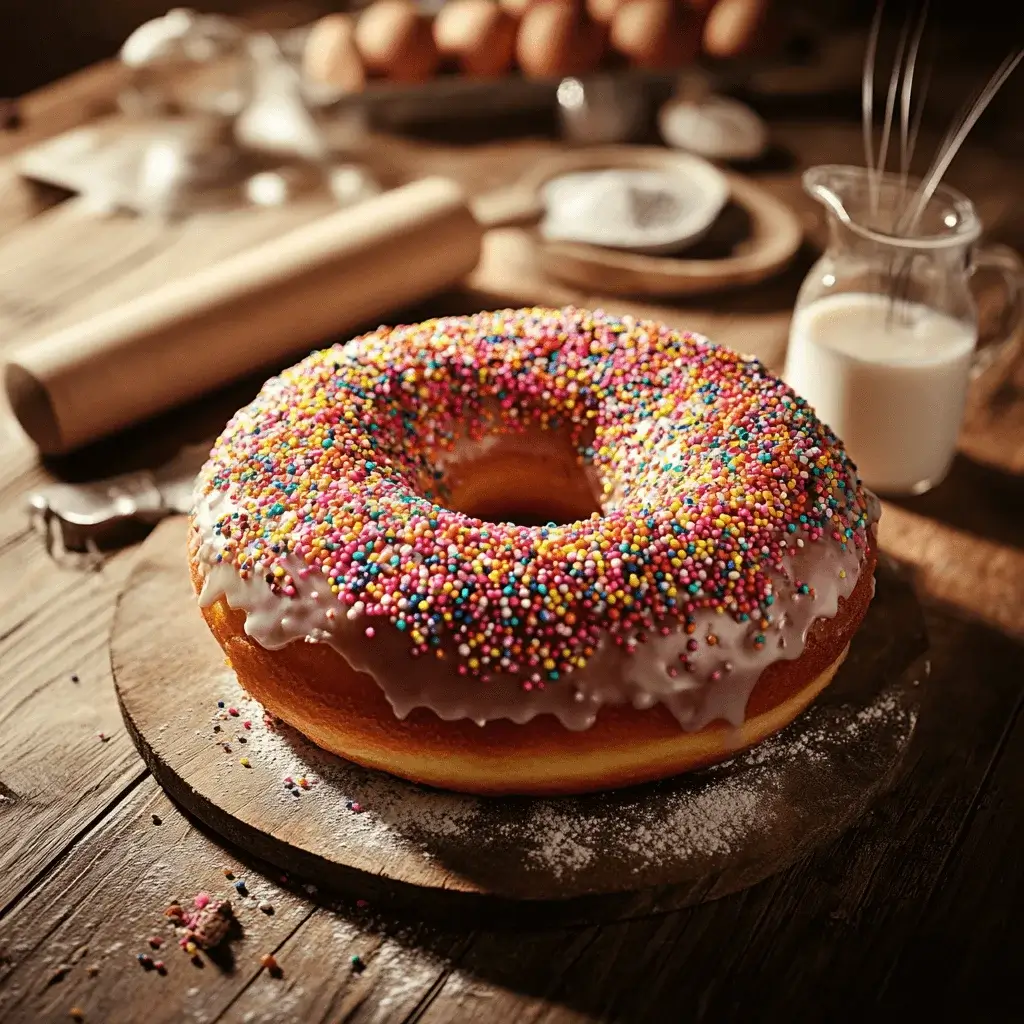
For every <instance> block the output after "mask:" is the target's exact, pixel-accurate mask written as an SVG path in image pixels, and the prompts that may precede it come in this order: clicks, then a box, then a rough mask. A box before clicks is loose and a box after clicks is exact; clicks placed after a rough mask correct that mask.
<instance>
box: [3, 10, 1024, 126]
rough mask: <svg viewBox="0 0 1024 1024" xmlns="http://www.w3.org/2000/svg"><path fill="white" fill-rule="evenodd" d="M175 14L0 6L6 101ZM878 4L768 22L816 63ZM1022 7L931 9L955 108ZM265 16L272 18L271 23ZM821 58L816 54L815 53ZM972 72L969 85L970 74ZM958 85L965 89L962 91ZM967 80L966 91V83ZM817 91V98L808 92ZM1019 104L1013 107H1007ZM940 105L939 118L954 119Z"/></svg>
mask: <svg viewBox="0 0 1024 1024" xmlns="http://www.w3.org/2000/svg"><path fill="white" fill-rule="evenodd" d="M171 6H174V0H0V96H7V97H12V96H18V95H21V94H22V93H25V92H28V91H30V90H32V89H35V88H38V87H39V86H41V85H44V84H46V83H48V82H51V81H53V80H55V79H57V78H60V77H62V76H63V75H67V74H69V73H71V72H73V71H75V70H78V69H80V68H82V67H85V66H87V65H88V64H91V63H93V62H95V61H97V60H100V59H102V58H104V57H110V56H113V55H114V54H115V53H116V52H117V50H118V47H119V46H120V45H121V43H122V42H123V41H124V39H125V38H126V37H127V36H128V35H129V34H130V33H131V31H132V30H133V29H134V28H135V27H137V26H138V25H139V24H141V23H142V22H144V21H147V20H149V19H150V18H153V17H157V16H159V15H161V14H163V13H165V12H166V11H167V9H168V8H169V7H171ZM345 6H346V5H345V4H344V3H343V2H340V0H279V2H277V3H274V2H273V0H206V2H205V3H204V2H198V0H197V2H196V3H195V7H196V8H197V9H199V10H203V11H219V12H223V13H230V14H246V15H252V16H254V17H256V18H262V19H263V20H264V22H266V20H267V19H268V18H269V19H271V20H272V21H275V22H284V23H290V24H302V23H303V22H308V21H311V20H313V18H315V17H316V16H317V15H318V14H321V13H324V12H326V11H330V10H337V9H343V8H344V7H345ZM918 6H919V5H913V4H909V3H906V2H903V3H900V2H890V3H889V4H888V5H887V7H886V24H887V25H888V27H889V29H890V30H891V33H892V34H893V35H895V32H896V31H897V30H898V26H899V25H900V23H901V22H902V19H903V17H904V15H905V13H906V12H907V11H908V10H910V9H917V7H918ZM874 7H875V5H874V2H873V0H839V2H835V3H827V2H822V0H774V2H773V7H772V11H771V15H770V16H771V17H772V18H774V19H781V20H782V22H783V23H784V24H785V26H786V27H785V30H784V32H783V38H784V39H785V41H786V42H785V44H784V47H783V50H782V51H781V53H780V54H779V55H778V56H780V57H781V58H782V59H783V60H785V61H788V62H792V63H799V62H801V61H803V62H806V61H808V60H813V59H814V53H815V51H816V50H818V49H819V46H820V43H821V41H822V40H823V39H825V38H827V37H829V36H833V37H834V36H835V35H836V34H839V33H848V32H850V31H851V30H852V29H854V28H857V27H860V28H861V29H862V30H863V29H865V28H866V26H867V24H868V23H869V22H870V19H871V15H872V12H873V11H874ZM1022 7H1024V5H1022V4H1020V3H1018V2H1016V0H933V2H932V3H931V5H930V14H929V23H930V35H931V36H932V46H933V47H934V53H933V57H934V59H935V61H936V69H937V71H938V72H939V74H937V75H936V76H935V78H936V80H937V81H938V82H939V85H940V88H939V89H938V90H937V93H938V92H941V91H942V89H941V85H942V83H943V82H945V83H947V84H948V86H949V92H950V93H952V94H954V97H953V98H954V100H955V99H956V98H957V97H959V98H960V99H961V100H962V99H963V98H965V97H966V96H967V95H968V94H969V92H970V85H969V81H977V80H979V79H978V77H977V76H980V77H984V74H985V72H986V70H990V69H992V68H993V67H994V66H995V65H996V64H997V63H998V61H999V60H1000V59H1001V58H1002V57H1003V56H1004V55H1005V54H1006V53H1007V52H1008V51H1009V50H1010V49H1011V48H1012V47H1013V46H1014V45H1016V46H1020V45H1021V43H1022V41H1024V13H1022ZM268 12H269V13H268ZM819 52H820V50H819ZM972 71H973V72H975V73H976V77H975V78H971V76H970V74H969V72H972ZM846 78H847V80H846V84H845V86H844V88H845V89H846V90H849V91H851V92H855V91H856V88H857V85H858V78H859V69H857V68H856V67H851V68H850V71H849V74H848V75H847V76H846ZM961 78H963V79H964V80H965V84H964V85H961V84H960V81H961ZM968 80H969V81H968ZM812 91H813V90H812ZM1012 96H1015V97H1016V99H1015V101H1012V100H1011V97H1012ZM1022 100H1024V69H1022V70H1021V72H1020V77H1017V78H1016V79H1015V80H1011V82H1010V83H1008V87H1007V88H1006V89H1005V90H1004V95H1003V97H1002V98H1001V99H1000V102H999V103H998V104H997V107H996V109H995V110H993V113H992V115H990V117H989V118H988V119H987V123H988V124H991V123H992V122H994V121H1001V120H1002V119H1003V118H1005V117H1008V116H1009V111H1010V109H1011V108H1016V109H1017V110H1018V111H1019V110H1020V108H1021V106H1022V103H1021V101H1022ZM950 102H953V101H952V100H951V101H947V102H946V103H943V102H940V101H939V100H937V104H938V105H937V108H936V110H935V116H939V117H941V116H943V115H944V114H946V113H948V111H947V109H946V108H947V106H948V105H949V103H950Z"/></svg>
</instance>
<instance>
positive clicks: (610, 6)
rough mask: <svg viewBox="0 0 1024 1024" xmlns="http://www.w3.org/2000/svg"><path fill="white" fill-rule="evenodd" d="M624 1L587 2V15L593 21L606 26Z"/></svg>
mask: <svg viewBox="0 0 1024 1024" xmlns="http://www.w3.org/2000/svg"><path fill="white" fill-rule="evenodd" d="M624 2H625V0H587V13H588V14H589V15H590V16H591V17H592V18H593V19H594V21H599V22H601V24H602V25H607V24H608V23H609V22H610V21H611V20H612V18H614V17H615V12H616V11H618V9H619V8H620V7H621V6H622V5H623V3H624Z"/></svg>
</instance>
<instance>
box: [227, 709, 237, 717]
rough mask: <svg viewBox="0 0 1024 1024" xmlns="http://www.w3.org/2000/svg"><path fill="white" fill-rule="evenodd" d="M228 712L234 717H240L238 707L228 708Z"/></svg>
mask: <svg viewBox="0 0 1024 1024" xmlns="http://www.w3.org/2000/svg"><path fill="white" fill-rule="evenodd" d="M228 714H229V715H231V716H232V717H234V718H237V717H238V708H228Z"/></svg>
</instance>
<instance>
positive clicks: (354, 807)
mask: <svg viewBox="0 0 1024 1024" xmlns="http://www.w3.org/2000/svg"><path fill="white" fill-rule="evenodd" d="M362 809H363V805H362V804H353V805H352V810H353V811H355V812H356V814H358V813H359V812H360V811H361V810H362Z"/></svg>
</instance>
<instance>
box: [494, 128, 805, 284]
mask: <svg viewBox="0 0 1024 1024" xmlns="http://www.w3.org/2000/svg"><path fill="white" fill-rule="evenodd" d="M693 159H694V158H693V157H691V156H687V155H683V154H679V153H675V152H673V151H672V150H667V149H658V148H655V147H653V146H595V147H587V148H582V149H578V150H569V151H567V152H562V153H556V154H548V155H541V156H539V157H538V160H537V162H536V164H535V165H534V166H533V167H532V168H531V169H530V171H529V172H528V173H527V174H525V175H524V176H523V177H521V178H520V179H519V180H518V181H517V182H516V183H515V184H514V185H512V186H510V187H508V188H504V189H499V190H497V191H496V192H494V193H491V194H490V195H487V196H485V197H482V198H481V199H480V201H479V202H478V204H477V207H478V217H479V219H481V220H482V221H484V222H485V223H487V224H489V225H490V226H494V227H500V226H502V225H503V224H504V223H515V222H520V223H521V222H522V221H525V220H530V219H533V220H536V219H539V217H540V216H541V215H542V213H543V201H542V199H541V190H542V189H543V187H544V185H545V184H546V183H547V182H549V181H550V180H551V179H552V178H556V177H558V176H559V175H562V174H568V173H570V172H574V171H596V170H605V169H609V168H618V169H633V170H656V171H665V172H667V173H670V174H671V173H672V172H673V171H676V170H678V169H679V168H680V167H681V166H683V165H685V164H686V163H687V162H688V161H692V160H693ZM722 173H723V174H724V175H725V178H726V180H727V182H728V185H729V194H730V196H729V201H728V203H727V204H726V206H725V209H724V210H722V212H721V213H720V214H719V215H718V219H717V220H716V222H715V223H714V224H713V225H712V227H711V230H710V231H709V232H708V234H707V235H706V236H705V237H704V238H703V239H701V241H699V242H697V243H696V244H694V245H692V246H690V247H689V248H688V249H684V250H682V251H681V252H680V253H679V254H678V255H672V256H664V255H663V256H650V255H643V254H640V253H635V252H627V251H624V250H618V249H609V248H604V247H602V246H599V245H588V244H584V243H580V242H562V241H548V240H546V239H544V238H543V237H542V236H541V233H540V231H539V229H537V228H536V227H534V228H531V229H530V230H529V231H528V235H529V238H530V240H531V242H532V244H533V247H534V251H535V253H536V256H537V261H538V264H539V266H540V268H541V270H542V271H543V272H544V273H545V274H547V275H548V276H549V277H552V278H554V279H556V280H559V281H563V282H565V283H567V284H570V285H574V286H575V287H577V288H582V289H584V290H585V291H588V292H595V293H597V294H602V295H632V296H646V297H652V298H654V297H673V296H681V295H701V294H706V293H709V292H717V291H724V290H726V289H730V288H738V287H742V286H746V285H752V284H757V283H758V282H760V281H763V280H765V279H766V278H768V277H771V276H772V275H773V274H776V273H778V272H779V271H781V270H782V269H784V268H785V267H786V266H788V264H789V262H790V261H791V260H792V258H793V256H794V255H795V254H796V252H797V250H798V249H799V248H800V243H801V242H802V241H803V228H802V227H801V225H800V221H799V219H798V218H797V216H796V214H795V213H794V212H793V211H792V210H791V209H790V208H789V207H788V206H786V204H785V203H783V202H782V201H781V200H779V199H777V198H776V197H775V196H773V195H772V194H771V193H770V192H769V191H767V190H766V189H764V188H762V187H761V186H760V185H759V184H757V183H756V182H755V181H753V180H752V179H750V178H747V177H744V176H743V175H740V174H736V173H734V172H732V171H722ZM510 211H515V214H512V213H510Z"/></svg>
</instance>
